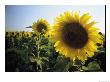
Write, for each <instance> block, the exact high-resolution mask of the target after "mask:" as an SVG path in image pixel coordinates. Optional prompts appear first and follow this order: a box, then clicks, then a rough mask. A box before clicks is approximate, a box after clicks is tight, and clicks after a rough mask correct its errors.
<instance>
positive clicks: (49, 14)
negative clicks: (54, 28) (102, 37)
mask: <svg viewBox="0 0 110 82" xmlns="http://www.w3.org/2000/svg"><path fill="white" fill-rule="evenodd" d="M65 11H77V12H80V14H81V15H82V14H83V13H87V12H88V13H90V15H91V16H92V20H95V21H96V22H98V23H97V25H96V26H97V27H99V28H100V31H101V32H102V33H105V6H104V5H93V6H80V5H79V6H73V5H61V6H58V5H54V6H52V5H36V6H29V5H24V6H23V5H12V6H11V5H9V6H5V28H6V31H31V30H32V29H31V28H25V27H27V26H31V25H32V24H33V22H35V21H37V20H38V19H39V18H44V19H46V20H47V21H48V22H49V24H50V25H53V21H54V18H55V17H56V16H58V15H60V13H63V12H65Z"/></svg>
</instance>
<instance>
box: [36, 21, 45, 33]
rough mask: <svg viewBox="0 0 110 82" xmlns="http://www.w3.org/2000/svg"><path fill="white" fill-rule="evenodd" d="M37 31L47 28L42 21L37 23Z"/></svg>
mask: <svg viewBox="0 0 110 82" xmlns="http://www.w3.org/2000/svg"><path fill="white" fill-rule="evenodd" d="M36 29H37V30H38V32H43V30H47V26H46V25H45V24H43V23H40V24H38V26H37V28H36Z"/></svg>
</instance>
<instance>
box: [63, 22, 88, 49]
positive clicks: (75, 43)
mask: <svg viewBox="0 0 110 82" xmlns="http://www.w3.org/2000/svg"><path fill="white" fill-rule="evenodd" d="M62 38H63V40H64V42H65V43H66V44H67V45H68V46H70V47H72V48H75V49H79V48H82V47H84V46H85V44H86V43H87V41H88V34H87V32H86V30H85V29H84V28H83V26H82V25H80V24H79V23H68V24H66V25H65V26H64V29H63V30H62Z"/></svg>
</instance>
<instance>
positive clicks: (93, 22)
mask: <svg viewBox="0 0 110 82" xmlns="http://www.w3.org/2000/svg"><path fill="white" fill-rule="evenodd" d="M96 23H97V22H95V21H92V22H90V23H89V24H86V25H85V27H86V29H89V28H91V27H92V26H93V25H95V24H96Z"/></svg>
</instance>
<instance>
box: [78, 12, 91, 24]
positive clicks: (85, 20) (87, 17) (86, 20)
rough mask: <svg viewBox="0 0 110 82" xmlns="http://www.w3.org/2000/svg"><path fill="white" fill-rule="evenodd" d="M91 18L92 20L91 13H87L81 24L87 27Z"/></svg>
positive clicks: (83, 16)
mask: <svg viewBox="0 0 110 82" xmlns="http://www.w3.org/2000/svg"><path fill="white" fill-rule="evenodd" d="M90 18H91V16H90V15H89V13H86V14H84V15H82V16H81V18H80V23H81V24H82V25H85V24H86V23H87V22H88V21H89V19H90Z"/></svg>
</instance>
